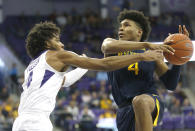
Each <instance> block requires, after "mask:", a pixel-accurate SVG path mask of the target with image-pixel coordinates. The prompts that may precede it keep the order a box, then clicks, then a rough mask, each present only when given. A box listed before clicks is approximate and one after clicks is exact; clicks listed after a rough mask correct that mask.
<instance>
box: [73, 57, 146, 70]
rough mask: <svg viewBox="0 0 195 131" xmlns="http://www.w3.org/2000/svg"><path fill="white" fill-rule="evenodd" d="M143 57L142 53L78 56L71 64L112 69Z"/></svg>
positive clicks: (88, 67)
mask: <svg viewBox="0 0 195 131" xmlns="http://www.w3.org/2000/svg"><path fill="white" fill-rule="evenodd" d="M143 58H144V55H143V53H140V54H135V55H125V56H112V57H106V58H103V59H96V58H85V57H80V59H78V60H77V61H73V63H72V64H71V65H72V66H78V67H81V68H85V69H89V70H96V71H112V70H117V69H120V68H123V67H126V66H128V65H130V64H133V63H135V62H138V61H141V60H143Z"/></svg>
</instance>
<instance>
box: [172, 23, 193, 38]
mask: <svg viewBox="0 0 195 131" xmlns="http://www.w3.org/2000/svg"><path fill="white" fill-rule="evenodd" d="M179 33H180V34H184V35H186V36H187V37H189V36H190V35H189V32H188V30H187V29H186V26H185V25H183V26H181V25H179ZM169 35H171V33H169Z"/></svg>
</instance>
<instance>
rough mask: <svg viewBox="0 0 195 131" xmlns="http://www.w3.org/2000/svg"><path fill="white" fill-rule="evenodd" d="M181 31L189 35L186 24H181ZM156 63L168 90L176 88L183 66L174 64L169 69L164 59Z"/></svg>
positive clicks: (158, 72)
mask: <svg viewBox="0 0 195 131" xmlns="http://www.w3.org/2000/svg"><path fill="white" fill-rule="evenodd" d="M179 33H182V34H184V35H186V36H188V37H189V33H188V30H187V29H186V27H185V25H183V26H181V25H179ZM156 64H157V67H156V72H157V74H158V75H159V78H160V80H161V81H162V82H163V83H164V85H165V87H166V88H167V89H168V90H175V88H176V87H177V84H178V81H179V78H180V72H181V66H178V65H173V66H172V68H171V69H168V67H167V65H166V63H164V61H162V60H158V61H156Z"/></svg>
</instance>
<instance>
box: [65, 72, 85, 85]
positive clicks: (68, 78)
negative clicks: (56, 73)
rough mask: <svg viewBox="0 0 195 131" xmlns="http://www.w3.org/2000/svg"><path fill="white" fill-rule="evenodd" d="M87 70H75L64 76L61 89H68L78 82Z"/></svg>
mask: <svg viewBox="0 0 195 131" xmlns="http://www.w3.org/2000/svg"><path fill="white" fill-rule="evenodd" d="M87 71H88V70H87V69H82V68H76V69H74V70H72V71H70V72H68V73H66V74H65V82H64V84H63V87H69V86H71V85H72V84H74V83H75V82H76V81H78V80H79V79H80V78H81V77H82V76H83V75H84V74H86V73H87Z"/></svg>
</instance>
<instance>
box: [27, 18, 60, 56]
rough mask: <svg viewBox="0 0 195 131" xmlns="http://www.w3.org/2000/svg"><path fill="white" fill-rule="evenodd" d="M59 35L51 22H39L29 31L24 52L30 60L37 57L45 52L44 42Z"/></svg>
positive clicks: (57, 29)
mask: <svg viewBox="0 0 195 131" xmlns="http://www.w3.org/2000/svg"><path fill="white" fill-rule="evenodd" d="M59 34H60V28H58V27H57V26H56V25H55V24H54V23H52V22H47V21H46V22H40V23H39V24H35V26H34V27H33V28H32V29H31V30H30V32H29V33H28V35H27V38H26V50H27V53H28V55H29V56H30V57H31V58H35V57H37V56H38V55H39V54H40V53H41V52H43V51H44V50H46V44H47V43H46V42H47V41H49V40H51V39H52V38H53V37H55V36H56V35H59Z"/></svg>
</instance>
